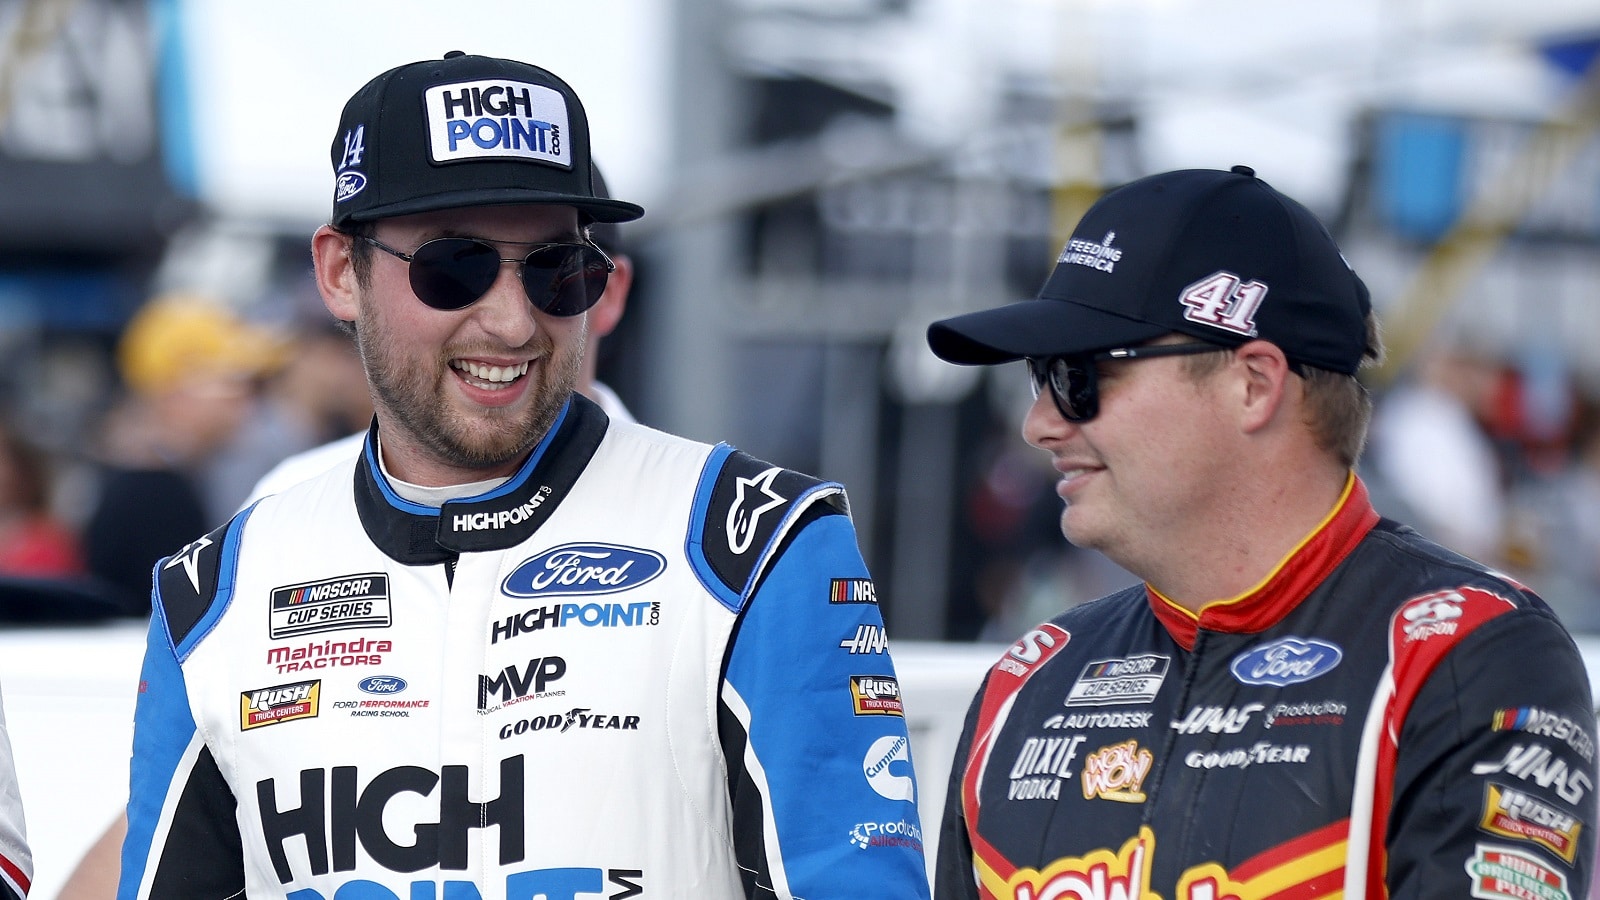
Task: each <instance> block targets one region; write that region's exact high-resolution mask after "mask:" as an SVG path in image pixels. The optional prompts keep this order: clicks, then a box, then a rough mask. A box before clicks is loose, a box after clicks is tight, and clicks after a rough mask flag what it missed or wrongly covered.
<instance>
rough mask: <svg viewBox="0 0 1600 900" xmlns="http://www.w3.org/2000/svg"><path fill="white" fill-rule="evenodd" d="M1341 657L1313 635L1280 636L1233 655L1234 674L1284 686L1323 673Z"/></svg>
mask: <svg viewBox="0 0 1600 900" xmlns="http://www.w3.org/2000/svg"><path fill="white" fill-rule="evenodd" d="M1343 658H1344V651H1343V650H1340V649H1339V648H1338V647H1337V646H1335V645H1333V644H1330V643H1328V642H1327V641H1319V640H1317V639H1316V638H1297V637H1286V638H1279V639H1278V640H1275V641H1273V642H1272V643H1270V644H1262V645H1261V646H1259V647H1257V648H1255V649H1254V650H1246V651H1245V652H1243V653H1241V654H1239V655H1238V656H1235V657H1234V658H1233V666H1232V669H1233V677H1235V678H1237V679H1239V680H1240V681H1242V682H1244V683H1245V684H1270V685H1272V686H1273V687H1287V686H1288V685H1291V684H1299V683H1300V682H1302V681H1310V680H1311V679H1313V678H1316V677H1317V676H1318V675H1326V674H1327V673H1329V672H1331V671H1333V667H1334V666H1337V665H1338V664H1339V660H1341V659H1343Z"/></svg>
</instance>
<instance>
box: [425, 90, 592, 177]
mask: <svg viewBox="0 0 1600 900" xmlns="http://www.w3.org/2000/svg"><path fill="white" fill-rule="evenodd" d="M422 96H423V106H424V108H425V109H426V110H427V123H428V126H427V127H428V142H429V149H430V151H431V153H432V157H433V161H434V162H438V163H442V162H455V161H460V160H470V159H526V160H532V161H536V162H543V163H554V164H556V165H560V166H568V167H570V166H571V165H572V140H571V136H572V132H571V129H570V128H569V127H568V121H567V102H566V99H565V98H563V97H562V96H561V93H560V92H559V91H555V90H552V89H551V88H548V87H545V86H543V85H538V84H528V83H526V82H521V81H507V80H504V79H485V80H482V81H465V82H459V83H457V84H441V85H436V86H434V87H431V88H428V90H427V91H425V92H424V93H423V95H422Z"/></svg>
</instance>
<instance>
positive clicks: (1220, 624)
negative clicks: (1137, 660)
mask: <svg viewBox="0 0 1600 900" xmlns="http://www.w3.org/2000/svg"><path fill="white" fill-rule="evenodd" d="M1376 524H1378V513H1377V512H1376V511H1375V510H1373V508H1372V502H1371V500H1369V499H1368V497H1367V487H1366V485H1364V484H1362V483H1361V479H1360V478H1357V477H1356V475H1355V473H1354V472H1352V473H1350V477H1349V480H1348V481H1346V482H1345V488H1344V494H1343V495H1341V496H1340V497H1339V502H1338V503H1336V504H1334V507H1333V511H1332V512H1330V513H1329V514H1328V517H1327V518H1326V519H1324V520H1322V523H1321V524H1319V525H1318V526H1317V527H1316V528H1315V529H1314V530H1312V532H1311V533H1310V534H1309V535H1307V536H1306V539H1305V540H1303V541H1301V542H1300V545H1299V546H1298V547H1295V548H1294V549H1293V550H1291V551H1289V554H1288V555H1287V556H1285V557H1284V558H1283V559H1281V560H1279V561H1278V564H1277V565H1276V566H1274V567H1273V569H1272V571H1271V572H1270V573H1269V574H1268V575H1267V577H1266V578H1263V579H1262V580H1261V582H1260V583H1259V584H1257V585H1256V586H1255V587H1253V588H1251V589H1249V590H1248V591H1245V592H1244V593H1242V594H1240V595H1239V596H1237V597H1229V598H1227V599H1224V600H1213V601H1212V602H1210V603H1207V604H1206V605H1205V606H1204V607H1202V608H1201V609H1200V612H1199V614H1198V615H1197V614H1195V613H1192V612H1190V611H1189V610H1187V609H1184V608H1183V607H1181V606H1179V605H1178V604H1177V603H1174V602H1173V601H1172V600H1170V599H1168V598H1166V597H1164V596H1162V595H1161V593H1160V592H1159V591H1157V590H1156V589H1155V588H1153V587H1151V586H1150V585H1148V584H1146V585H1145V595H1146V597H1147V598H1148V599H1149V601H1150V608H1151V609H1153V610H1155V614H1156V618H1157V619H1159V620H1160V621H1161V624H1162V625H1163V626H1165V627H1166V629H1167V631H1168V632H1169V633H1171V634H1172V638H1173V640H1175V641H1177V642H1178V643H1179V644H1180V645H1182V646H1183V648H1184V649H1185V650H1193V649H1194V640H1195V634H1196V633H1197V632H1198V631H1199V629H1201V628H1204V629H1206V630H1207V631H1231V632H1238V633H1244V634H1253V633H1255V632H1258V631H1265V630H1266V629H1268V628H1270V627H1272V626H1273V625H1274V624H1276V623H1277V622H1279V621H1280V620H1282V619H1283V617H1284V616H1286V615H1288V614H1289V612H1290V611H1291V610H1293V609H1294V608H1295V607H1296V606H1298V605H1300V601H1301V600H1304V599H1305V598H1306V595H1307V594H1310V593H1311V591H1312V590H1313V589H1314V588H1316V586H1317V585H1319V584H1321V583H1322V581H1323V579H1325V578H1327V577H1328V574H1329V573H1330V572H1332V571H1333V570H1334V568H1335V567H1336V566H1338V565H1339V563H1341V562H1343V561H1344V558H1345V557H1346V556H1349V555H1350V551H1352V550H1354V549H1355V547H1356V544H1358V543H1360V542H1361V539H1362V538H1364V537H1366V536H1367V532H1369V531H1371V530H1372V526H1374V525H1376Z"/></svg>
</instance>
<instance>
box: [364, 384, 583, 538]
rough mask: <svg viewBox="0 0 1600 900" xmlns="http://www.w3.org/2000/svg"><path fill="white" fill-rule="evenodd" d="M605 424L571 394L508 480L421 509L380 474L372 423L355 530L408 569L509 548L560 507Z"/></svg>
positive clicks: (366, 447)
mask: <svg viewBox="0 0 1600 900" xmlns="http://www.w3.org/2000/svg"><path fill="white" fill-rule="evenodd" d="M609 423H610V419H608V418H607V417H606V414H605V412H603V411H602V410H601V409H600V407H599V406H597V405H596V404H595V403H594V402H593V401H592V400H590V399H588V398H587V397H584V396H583V395H582V394H578V393H576V392H574V393H573V395H572V397H571V398H570V399H569V400H568V401H567V404H566V406H564V407H562V410H561V413H560V414H559V415H558V416H557V417H556V421H555V424H554V425H552V426H551V427H550V431H549V432H548V433H546V434H545V436H544V439H543V440H541V441H540V442H539V445H538V446H537V447H534V448H533V453H532V454H530V455H529V456H528V460H527V462H525V463H523V464H522V467H521V468H519V469H518V470H517V473H516V474H515V475H513V476H511V479H510V480H509V481H507V482H506V483H504V484H502V485H500V486H499V487H496V488H495V489H494V490H491V491H488V492H485V493H482V494H479V495H477V496H474V497H462V498H461V499H459V500H451V501H448V502H446V503H445V504H443V505H442V506H424V505H422V504H419V503H413V502H411V501H409V500H406V499H405V498H403V497H401V496H400V495H399V494H396V493H395V492H394V489H393V488H391V487H390V486H389V483H388V481H387V480H385V479H384V477H383V473H382V472H380V471H379V469H378V464H377V457H376V455H375V454H376V452H377V451H376V447H377V436H378V423H377V421H376V420H374V421H373V423H372V427H371V428H369V429H368V430H367V439H366V442H365V443H364V444H363V445H362V451H361V459H360V460H359V461H358V462H357V464H356V476H355V492H356V511H357V513H359V514H360V516H361V525H362V527H363V528H365V529H366V532H367V537H369V538H371V539H372V542H373V543H374V544H376V545H378V547H379V549H381V550H383V552H384V553H385V554H387V555H388V556H389V557H390V558H391V559H393V560H395V561H396V562H399V563H402V564H404V565H408V566H425V565H436V564H438V563H445V562H450V561H452V560H454V559H455V558H456V557H457V556H459V555H460V554H462V553H466V552H472V551H482V550H503V549H505V548H507V547H513V546H516V545H517V544H520V543H522V542H523V541H525V540H527V539H528V538H529V537H530V536H532V534H533V533H534V532H535V531H536V530H538V528H539V526H540V525H542V524H543V523H544V521H545V520H546V519H548V518H549V517H550V514H551V512H553V511H554V510H555V508H556V507H557V506H560V505H561V500H562V498H564V497H565V496H566V495H567V492H568V491H569V490H571V488H572V485H573V483H574V482H576V481H577V480H578V476H579V475H581V474H583V470H584V469H585V468H586V467H587V466H588V465H589V460H590V458H591V457H593V456H594V452H595V450H596V449H597V448H598V447H599V446H600V440H601V438H603V437H605V433H606V427H607V425H608V424H609Z"/></svg>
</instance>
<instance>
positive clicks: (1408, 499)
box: [1364, 337, 1508, 566]
mask: <svg viewBox="0 0 1600 900" xmlns="http://www.w3.org/2000/svg"><path fill="white" fill-rule="evenodd" d="M1503 368H1504V366H1503V364H1502V362H1501V361H1500V360H1499V359H1497V358H1496V357H1495V356H1494V355H1492V354H1490V353H1487V352H1483V351H1479V350H1476V349H1474V348H1473V347H1472V346H1471V345H1470V344H1468V343H1466V342H1463V341H1460V340H1456V339H1452V338H1449V337H1442V338H1439V339H1436V340H1435V341H1433V342H1432V343H1430V344H1429V345H1428V346H1426V347H1424V348H1423V349H1422V351H1421V352H1420V354H1419V356H1418V359H1417V360H1416V361H1415V363H1414V368H1413V370H1412V372H1411V373H1410V374H1409V375H1408V376H1406V377H1404V378H1403V380H1401V381H1400V382H1399V383H1398V384H1396V385H1394V386H1393V387H1391V388H1390V389H1389V390H1387V391H1386V392H1385V393H1383V394H1382V395H1381V396H1379V397H1378V398H1377V402H1376V409H1375V411H1374V413H1373V421H1372V439H1371V443H1370V444H1369V446H1368V448H1367V452H1366V457H1365V460H1364V463H1365V469H1364V472H1367V473H1370V477H1371V480H1372V482H1373V485H1374V505H1375V506H1376V508H1377V509H1378V511H1379V512H1380V513H1383V514H1384V515H1389V516H1395V517H1402V518H1405V519H1406V521H1408V522H1409V523H1410V524H1412V525H1413V526H1414V527H1416V529H1417V530H1418V531H1420V532H1422V533H1423V534H1424V535H1426V536H1427V537H1429V538H1430V539H1432V540H1435V541H1438V542H1439V543H1441V544H1444V545H1445V546H1447V547H1453V548H1456V549H1457V550H1459V551H1460V552H1461V553H1463V554H1465V555H1467V556H1470V557H1472V558H1474V559H1478V560H1482V561H1483V562H1485V563H1488V564H1489V565H1496V566H1499V565H1504V564H1505V563H1506V552H1505V551H1506V537H1507V533H1506V528H1507V520H1506V497H1507V479H1508V473H1507V472H1506V471H1505V467H1504V465H1503V464H1502V460H1501V456H1500V453H1499V451H1498V450H1497V448H1496V446H1495V442H1494V439H1493V437H1492V436H1491V434H1490V433H1489V430H1488V425H1487V423H1488V422H1489V421H1490V416H1491V414H1492V410H1491V407H1492V405H1493V403H1494V400H1495V395H1496V392H1497V390H1498V388H1499V385H1500V380H1501V374H1502V370H1503Z"/></svg>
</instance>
